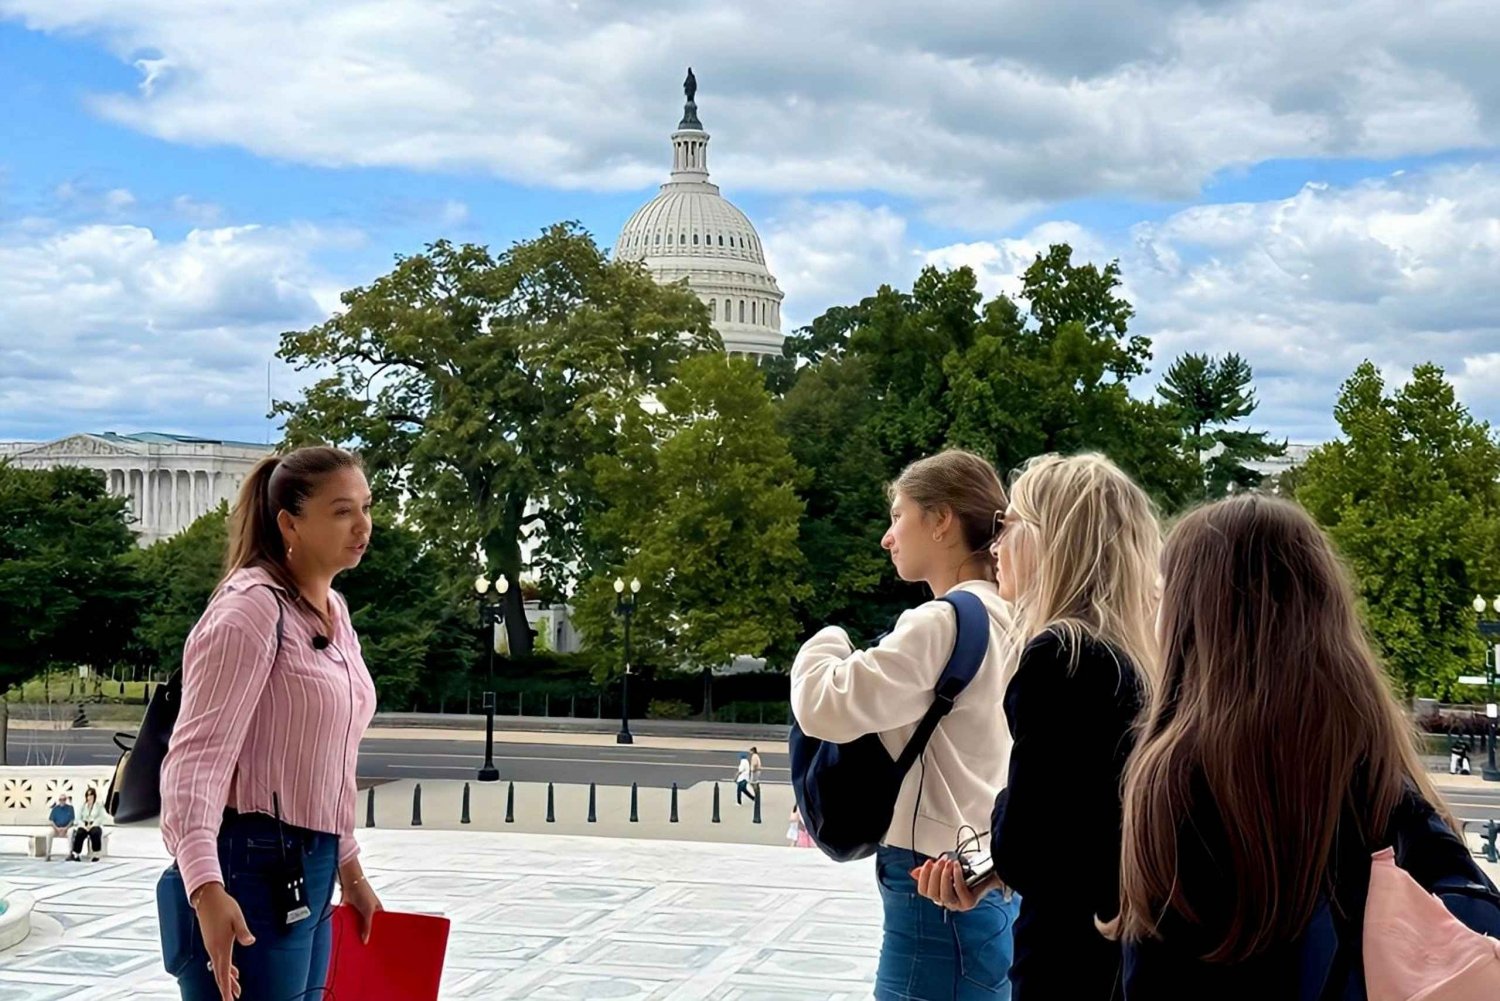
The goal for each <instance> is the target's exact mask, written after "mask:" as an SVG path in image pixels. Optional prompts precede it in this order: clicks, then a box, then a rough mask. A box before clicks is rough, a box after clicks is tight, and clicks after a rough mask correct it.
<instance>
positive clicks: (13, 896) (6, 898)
mask: <svg viewBox="0 0 1500 1001" xmlns="http://www.w3.org/2000/svg"><path fill="white" fill-rule="evenodd" d="M0 904H4V905H5V911H4V913H0V952H4V951H5V950H6V949H9V948H12V947H14V946H17V945H20V944H21V943H22V942H24V941H26V936H28V935H30V934H31V912H32V911H33V910H34V909H35V908H36V898H35V897H33V896H32V895H31V894H30V893H27V892H26V891H24V890H12V889H10V888H9V887H7V886H5V885H3V884H0Z"/></svg>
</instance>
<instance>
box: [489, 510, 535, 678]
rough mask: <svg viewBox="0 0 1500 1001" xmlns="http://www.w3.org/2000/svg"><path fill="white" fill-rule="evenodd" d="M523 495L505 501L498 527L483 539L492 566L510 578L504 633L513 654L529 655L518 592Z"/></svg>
mask: <svg viewBox="0 0 1500 1001" xmlns="http://www.w3.org/2000/svg"><path fill="white" fill-rule="evenodd" d="M525 510H526V498H525V497H516V496H514V495H512V496H511V497H507V498H506V500H505V516H504V518H503V519H502V521H501V524H500V527H499V529H497V530H496V531H493V532H490V533H489V534H488V535H487V536H486V537H485V540H484V551H485V555H486V556H487V557H488V558H489V559H491V560H493V561H495V569H496V570H497V571H498V572H499V573H502V574H504V575H505V576H506V579H508V580H509V581H510V590H509V591H507V592H506V593H505V600H504V607H505V634H506V638H507V639H509V640H510V655H511V656H512V657H529V656H531V628H530V626H529V625H528V623H527V622H526V598H525V596H524V595H522V594H521V517H522V515H523V514H524V513H525Z"/></svg>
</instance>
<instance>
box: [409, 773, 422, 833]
mask: <svg viewBox="0 0 1500 1001" xmlns="http://www.w3.org/2000/svg"><path fill="white" fill-rule="evenodd" d="M411 826H413V827H421V826H422V783H420V782H418V783H417V787H416V788H415V789H413V790H412V793H411Z"/></svg>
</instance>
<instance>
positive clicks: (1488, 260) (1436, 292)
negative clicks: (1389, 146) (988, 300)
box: [925, 167, 1500, 440]
mask: <svg viewBox="0 0 1500 1001" xmlns="http://www.w3.org/2000/svg"><path fill="white" fill-rule="evenodd" d="M1059 239H1061V240H1065V241H1067V242H1070V243H1072V244H1074V245H1075V248H1076V249H1078V250H1079V251H1080V253H1078V254H1076V255H1075V259H1078V258H1089V259H1093V260H1095V261H1096V262H1099V263H1102V262H1104V261H1106V260H1108V259H1110V258H1113V257H1117V256H1118V257H1119V258H1120V260H1121V267H1122V269H1123V271H1124V276H1125V279H1126V282H1127V290H1126V294H1127V295H1128V297H1129V298H1130V299H1131V301H1132V302H1133V303H1134V304H1135V307H1136V309H1137V313H1138V316H1137V318H1136V321H1135V324H1134V329H1135V330H1137V331H1138V332H1141V333H1145V334H1148V335H1149V336H1151V338H1152V339H1153V341H1154V347H1155V353H1156V359H1157V363H1156V367H1157V371H1158V373H1159V372H1160V370H1162V369H1164V368H1165V366H1166V363H1167V362H1168V361H1170V359H1171V358H1173V357H1175V356H1176V355H1178V354H1180V353H1181V352H1184V351H1200V352H1203V351H1206V352H1211V353H1224V352H1227V351H1237V352H1239V353H1240V354H1242V355H1244V356H1245V357H1246V359H1247V360H1248V361H1249V362H1250V363H1251V365H1252V366H1254V368H1255V373H1256V385H1257V388H1258V390H1259V394H1260V399H1261V410H1260V415H1259V420H1260V421H1261V422H1262V423H1263V424H1266V425H1269V426H1270V427H1272V428H1273V429H1275V430H1276V431H1277V432H1278V433H1281V434H1285V435H1289V436H1291V437H1292V438H1293V439H1294V440H1308V439H1311V440H1319V439H1322V438H1325V437H1328V436H1330V435H1331V434H1332V433H1333V432H1334V430H1335V425H1334V422H1333V417H1332V414H1333V404H1334V400H1335V398H1336V396H1337V392H1338V386H1339V384H1340V382H1341V381H1342V380H1343V379H1345V378H1347V377H1348V375H1349V374H1350V373H1351V372H1352V371H1353V370H1354V368H1355V366H1357V365H1358V364H1359V363H1360V362H1361V361H1363V360H1365V359H1367V358H1368V359H1370V360H1371V361H1373V362H1375V363H1376V365H1377V366H1379V367H1380V368H1381V370H1382V371H1383V372H1385V373H1387V375H1388V376H1390V377H1392V378H1393V379H1399V378H1404V374H1406V373H1409V371H1410V369H1411V367H1412V366H1413V365H1416V364H1419V363H1421V362H1426V361H1432V362H1436V363H1438V364H1440V365H1442V366H1443V367H1444V368H1445V369H1447V370H1448V372H1449V373H1450V375H1451V376H1452V377H1453V379H1454V382H1455V384H1456V386H1457V388H1458V391H1459V393H1460V397H1461V399H1463V400H1464V402H1466V403H1467V404H1468V405H1469V407H1470V408H1471V409H1472V410H1473V411H1474V412H1475V413H1476V414H1477V415H1478V416H1480V417H1482V418H1485V419H1488V420H1491V421H1496V422H1500V394H1496V393H1495V392H1494V391H1493V386H1494V385H1496V383H1497V381H1500V283H1497V282H1496V281H1495V279H1494V276H1495V275H1496V274H1497V273H1500V168H1496V167H1466V168H1443V169H1437V170H1433V171H1428V172H1422V173H1411V172H1407V173H1402V174H1400V175H1399V176H1393V177H1390V178H1387V179H1384V180H1381V181H1376V182H1368V183H1362V184H1358V185H1355V186H1352V187H1348V188H1331V187H1328V186H1323V185H1309V186H1307V187H1305V188H1304V189H1303V190H1302V191H1301V192H1299V193H1298V194H1297V195H1295V196H1294V197H1291V198H1287V199H1284V200H1279V201H1271V202H1264V203H1247V204H1230V205H1207V206H1201V207H1197V208H1192V209H1188V210H1186V211H1183V212H1180V213H1178V214H1176V215H1173V216H1171V217H1169V218H1168V219H1166V220H1164V221H1163V222H1161V223H1158V224H1142V225H1139V226H1137V227H1135V228H1134V230H1133V231H1132V233H1131V240H1130V241H1129V242H1128V243H1127V244H1125V245H1121V246H1111V245H1110V243H1109V241H1107V240H1104V239H1103V238H1101V237H1100V236H1099V235H1098V234H1093V233H1090V232H1088V231H1086V230H1082V229H1080V228H1078V227H1076V226H1073V225H1071V224H1066V223H1048V224H1045V225H1044V226H1042V227H1038V228H1037V229H1036V230H1034V231H1032V232H1031V233H1028V234H1026V235H1025V236H1023V237H1020V238H1018V239H1015V240H1005V241H996V242H986V243H968V244H958V245H953V246H949V247H942V248H937V249H934V250H930V251H928V252H927V253H926V255H925V258H926V260H928V261H930V262H934V263H939V264H943V265H946V266H952V265H955V264H969V265H970V266H973V267H974V268H975V269H976V271H977V272H978V273H979V275H980V278H981V284H982V285H983V286H984V287H985V288H986V289H987V290H990V291H1014V289H1015V288H1016V287H1017V286H1016V278H1015V276H1016V275H1017V273H1018V272H1019V271H1020V270H1022V269H1024V267H1025V266H1026V265H1027V264H1029V263H1030V261H1031V259H1032V256H1033V255H1034V253H1035V251H1036V250H1039V249H1042V248H1043V247H1045V246H1046V245H1047V244H1049V243H1052V242H1055V241H1057V240H1059ZM1153 378H1154V377H1153ZM1142 388H1143V389H1144V388H1146V387H1142Z"/></svg>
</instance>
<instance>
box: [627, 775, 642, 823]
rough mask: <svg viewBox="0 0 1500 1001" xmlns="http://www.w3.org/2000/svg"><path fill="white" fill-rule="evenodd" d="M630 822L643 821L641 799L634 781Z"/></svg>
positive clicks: (631, 787) (631, 793)
mask: <svg viewBox="0 0 1500 1001" xmlns="http://www.w3.org/2000/svg"><path fill="white" fill-rule="evenodd" d="M630 822H631V823H632V824H639V823H640V822H641V810H640V800H639V798H638V793H637V791H636V787H635V783H634V782H632V783H630Z"/></svg>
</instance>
